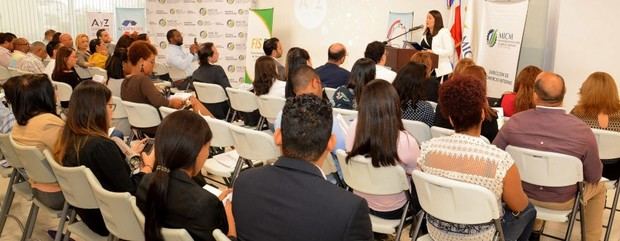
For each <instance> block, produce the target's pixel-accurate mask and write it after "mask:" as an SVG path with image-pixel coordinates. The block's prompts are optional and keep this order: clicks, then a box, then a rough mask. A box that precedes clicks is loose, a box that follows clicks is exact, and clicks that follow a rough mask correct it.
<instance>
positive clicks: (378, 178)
mask: <svg viewBox="0 0 620 241" xmlns="http://www.w3.org/2000/svg"><path fill="white" fill-rule="evenodd" d="M336 156H337V157H338V163H339V164H340V169H341V170H342V175H343V178H344V182H345V183H347V185H349V187H351V188H353V190H356V191H360V192H363V193H367V194H373V195H390V194H397V193H401V192H403V191H407V190H409V181H408V180H407V174H406V173H405V169H403V167H402V166H401V165H398V164H397V165H395V166H388V167H374V166H372V161H371V159H370V158H366V157H363V156H354V157H352V158H351V159H349V163H347V161H346V159H347V153H346V152H345V151H344V150H337V151H336Z"/></svg>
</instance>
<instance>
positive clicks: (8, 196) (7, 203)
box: [0, 168, 20, 236]
mask: <svg viewBox="0 0 620 241" xmlns="http://www.w3.org/2000/svg"><path fill="white" fill-rule="evenodd" d="M19 175H20V174H19V171H17V169H16V168H13V172H12V173H11V177H10V178H9V185H8V186H7V188H6V193H5V194H4V201H2V204H3V205H2V211H1V212H0V236H1V235H2V230H4V224H5V223H6V219H7V218H8V217H9V211H10V210H11V205H12V204H13V198H14V197H15V192H13V184H14V183H15V181H16V180H17V176H19Z"/></svg>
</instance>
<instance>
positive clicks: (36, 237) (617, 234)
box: [0, 178, 620, 241]
mask: <svg viewBox="0 0 620 241" xmlns="http://www.w3.org/2000/svg"><path fill="white" fill-rule="evenodd" d="M7 184H8V179H7V178H1V179H0V200H2V199H3V198H4V191H5V190H6V186H7ZM612 194H613V193H612V192H609V193H608V195H607V197H608V201H609V203H611V198H612V196H611V195H612ZM30 204H31V203H30V202H28V201H26V200H25V199H24V198H22V197H20V196H18V195H16V196H15V200H14V201H13V205H12V207H11V211H10V214H11V215H14V216H15V217H17V218H18V219H19V220H20V221H21V222H22V223H25V222H26V218H27V216H28V211H29V210H30ZM608 215H609V211H605V216H604V217H603V218H604V220H605V221H604V223H607V217H608ZM56 225H58V219H57V218H55V216H54V215H52V214H50V213H48V212H46V211H44V210H40V211H39V215H38V218H37V223H36V225H35V230H34V233H33V235H32V240H33V241H49V240H52V239H51V238H49V237H48V236H47V230H48V229H56ZM565 230H566V224H560V223H548V224H547V226H546V227H545V233H549V234H552V235H555V236H563V235H564V231H565ZM579 230H580V229H579V225H578V224H576V225H575V230H574V231H573V237H572V240H575V241H576V240H580V237H579V236H580V235H579V234H580V231H579ZM603 232H604V230H603ZM404 233H405V234H407V233H409V228H406V229H405V230H404ZM21 234H22V231H21V230H20V228H19V226H18V225H17V223H16V222H15V220H14V219H11V218H9V219H8V220H7V222H6V225H5V227H4V231H3V232H2V236H1V237H0V241H15V240H19V239H20V237H21ZM403 236H404V237H402V238H401V240H410V239H409V237H407V235H403ZM72 238H73V239H75V240H76V241H83V240H81V239H80V238H79V237H76V236H72ZM602 239H603V237H601V240H602ZM541 240H545V241H547V240H549V241H551V240H554V239H551V238H546V237H543V238H542V239H541ZM610 240H612V241H620V212H619V213H616V217H615V223H614V229H613V232H612V235H611V238H610Z"/></svg>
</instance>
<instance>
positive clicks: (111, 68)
mask: <svg viewBox="0 0 620 241" xmlns="http://www.w3.org/2000/svg"><path fill="white" fill-rule="evenodd" d="M134 41H135V40H134V39H133V38H131V36H129V35H123V36H121V37H120V38H119V39H118V41H117V42H116V46H115V47H114V52H110V53H108V54H110V57H109V58H108V59H107V60H106V63H105V70H106V72H107V73H108V78H110V79H124V78H125V76H126V75H127V74H128V73H129V72H130V71H131V70H130V68H129V64H128V63H127V62H128V61H127V51H128V49H129V46H130V45H131V44H132V43H133V42H134ZM109 46H110V45H108V47H107V48H108V49H109Z"/></svg>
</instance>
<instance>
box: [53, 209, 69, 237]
mask: <svg viewBox="0 0 620 241" xmlns="http://www.w3.org/2000/svg"><path fill="white" fill-rule="evenodd" d="M68 213H69V203H67V202H65V205H64V206H63V208H62V212H61V213H60V220H58V228H57V229H56V237H54V241H60V239H61V238H62V233H63V230H64V229H65V222H66V220H67V214H68Z"/></svg>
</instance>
